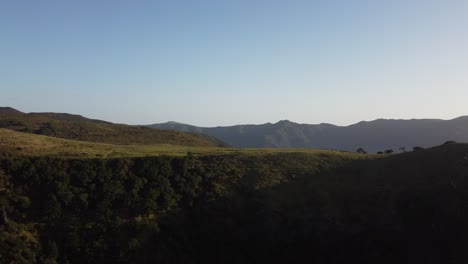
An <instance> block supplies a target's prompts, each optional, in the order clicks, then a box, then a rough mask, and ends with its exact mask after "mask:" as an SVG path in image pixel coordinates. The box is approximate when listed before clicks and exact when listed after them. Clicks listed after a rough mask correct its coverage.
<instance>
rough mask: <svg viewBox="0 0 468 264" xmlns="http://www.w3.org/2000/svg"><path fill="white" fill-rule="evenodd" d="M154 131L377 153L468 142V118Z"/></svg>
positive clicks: (242, 143) (175, 126)
mask: <svg viewBox="0 0 468 264" xmlns="http://www.w3.org/2000/svg"><path fill="white" fill-rule="evenodd" d="M150 127H153V128H158V129H170V130H178V131H184V132H194V133H203V134H206V135H210V136H213V137H216V138H218V139H220V140H221V141H223V142H226V143H227V144H229V145H231V146H235V147H251V148H259V147H271V148H323V149H337V150H347V151H355V150H356V149H357V148H360V147H362V148H364V150H366V151H368V152H371V153H375V152H378V151H384V150H387V149H393V150H394V151H397V150H399V149H400V148H402V147H405V148H406V149H408V150H409V149H411V148H412V147H414V146H420V147H432V146H436V145H440V144H442V143H444V142H445V141H449V140H453V141H457V142H467V141H468V116H462V117H459V118H455V119H452V120H440V119H411V120H394V119H378V120H374V121H370V122H366V121H362V122H359V123H356V124H353V125H350V126H336V125H331V124H318V125H310V124H298V123H294V122H291V121H288V120H283V121H279V122H277V123H275V124H271V123H266V124H262V125H236V126H227V127H196V126H191V125H187V124H181V123H176V122H168V123H163V124H154V125H150Z"/></svg>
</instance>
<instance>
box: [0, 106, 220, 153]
mask: <svg viewBox="0 0 468 264" xmlns="http://www.w3.org/2000/svg"><path fill="white" fill-rule="evenodd" d="M0 128H7V129H11V130H16V131H21V132H27V133H33V134H40V135H47V136H52V137H57V138H63V139H72V140H81V141H89V142H98V143H108V144H124V145H127V144H139V145H151V144H170V145H182V146H204V147H213V146H223V145H225V144H224V143H222V142H221V141H219V140H217V139H215V138H213V137H211V136H206V135H201V134H193V133H185V132H176V131H165V130H154V129H149V128H147V127H142V126H128V125H123V124H113V123H110V122H105V121H101V120H94V119H88V118H85V117H82V116H79V115H72V114H64V113H29V114H24V113H21V112H19V111H17V110H14V109H12V108H2V109H0Z"/></svg>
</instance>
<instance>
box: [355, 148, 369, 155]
mask: <svg viewBox="0 0 468 264" xmlns="http://www.w3.org/2000/svg"><path fill="white" fill-rule="evenodd" d="M356 152H357V153H359V154H367V152H366V151H365V150H364V149H363V148H358V149H357V150H356Z"/></svg>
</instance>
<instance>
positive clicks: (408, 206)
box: [0, 144, 468, 263]
mask: <svg viewBox="0 0 468 264" xmlns="http://www.w3.org/2000/svg"><path fill="white" fill-rule="evenodd" d="M0 166H1V170H0V192H1V196H0V197H1V199H0V206H1V210H0V211H1V214H0V216H1V217H0V262H1V263H10V262H11V261H13V262H14V263H31V262H39V263H54V262H59V263H67V262H69V263H96V262H106V263H123V262H137V263H146V262H150V263H207V262H216V263H252V262H267V261H269V262H274V263H276V262H288V263H294V262H296V263H297V262H301V263H302V262H303V261H304V259H306V260H308V262H311V263H343V262H349V261H352V262H363V263H463V262H465V261H466V260H467V259H468V254H467V253H466V247H467V246H468V224H466V223H468V207H467V206H466V204H467V203H468V192H467V191H466V190H467V188H468V178H467V177H466V175H468V147H467V146H466V145H463V144H447V145H444V146H441V147H438V148H434V149H426V150H419V151H415V152H409V153H405V154H398V155H393V156H379V158H375V157H373V156H367V155H351V154H346V153H342V154H339V153H334V152H328V153H327V152H318V153H316V154H311V153H257V154H245V153H240V154H229V155H204V156H193V155H187V156H185V157H169V156H160V157H139V158H115V159H61V158H47V157H9V158H4V159H3V160H2V161H1V163H0Z"/></svg>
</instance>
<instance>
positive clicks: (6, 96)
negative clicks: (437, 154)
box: [0, 0, 468, 127]
mask: <svg viewBox="0 0 468 264" xmlns="http://www.w3.org/2000/svg"><path fill="white" fill-rule="evenodd" d="M350 2H352V3H350ZM196 3H197V4H196ZM196 3H195V2H193V1H177V2H176V1H171V2H169V1H167V2H165V1H157V2H154V1H139V2H138V3H137V4H135V2H133V4H132V3H129V2H126V1H99V2H97V1H80V2H79V3H78V2H57V1H41V2H40V3H38V2H37V1H36V2H34V1H14V2H12V1H8V2H2V3H0V32H2V33H0V48H1V49H0V57H1V58H2V59H1V60H0V77H1V78H0V89H1V92H2V96H1V97H0V105H1V106H11V107H13V108H16V109H18V110H20V111H23V112H67V113H72V114H80V115H83V116H86V117H90V118H95V119H102V120H107V121H112V122H117V123H127V124H152V123H163V122H167V121H177V122H180V123H187V124H191V125H196V126H205V127H209V126H226V125H236V124H263V123H268V122H271V123H276V122H277V121H278V120H284V119H287V120H291V121H293V122H297V123H309V124H318V123H332V124H336V125H349V124H353V123H357V122H359V121H362V120H366V121H370V120H374V119H378V118H389V119H411V118H441V119H452V118H456V117H458V116H463V115H467V114H468V108H467V107H466V103H465V102H464V99H465V98H468V89H467V84H468V81H467V78H466V75H467V73H468V51H467V50H466V48H465V47H466V46H468V36H467V34H465V31H466V28H467V27H468V8H467V4H465V3H463V1H444V2H443V3H442V2H440V1H392V2H391V3H387V2H386V1H364V0H361V1H333V2H332V1H268V2H267V1H237V2H235V3H231V2H228V1H197V2H196Z"/></svg>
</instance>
